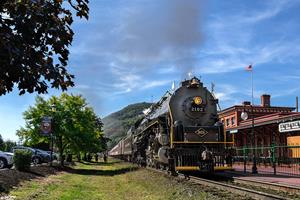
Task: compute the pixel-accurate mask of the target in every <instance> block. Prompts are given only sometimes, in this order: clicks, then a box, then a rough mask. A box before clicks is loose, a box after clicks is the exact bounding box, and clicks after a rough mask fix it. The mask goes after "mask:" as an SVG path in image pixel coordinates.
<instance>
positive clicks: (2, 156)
mask: <svg viewBox="0 0 300 200" xmlns="http://www.w3.org/2000/svg"><path fill="white" fill-rule="evenodd" d="M13 155H14V154H13V153H9V152H3V151H0V169H4V168H11V167H12V166H13V163H14V161H13Z"/></svg>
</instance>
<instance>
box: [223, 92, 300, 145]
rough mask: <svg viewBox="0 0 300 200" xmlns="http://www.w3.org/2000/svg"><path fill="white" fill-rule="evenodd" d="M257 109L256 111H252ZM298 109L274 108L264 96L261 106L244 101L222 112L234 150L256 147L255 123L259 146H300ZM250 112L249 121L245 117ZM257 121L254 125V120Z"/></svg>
mask: <svg viewBox="0 0 300 200" xmlns="http://www.w3.org/2000/svg"><path fill="white" fill-rule="evenodd" d="M252 110H253V112H252ZM294 110H295V108H294V107H279V106H271V96H270V95H267V94H264V95H262V96H261V104H260V105H254V106H253V108H252V106H251V103H250V102H247V101H245V102H243V103H242V104H241V105H234V106H232V107H229V108H226V109H224V110H222V111H220V112H219V113H218V115H219V119H220V120H221V122H222V123H223V124H224V127H225V131H226V133H227V134H229V135H231V137H233V140H234V147H236V148H240V147H245V146H247V147H250V146H252V126H253V124H254V137H255V144H254V145H255V146H257V147H259V146H271V145H272V144H275V145H282V146H300V113H299V112H294ZM243 112H244V113H247V115H248V116H247V117H246V119H245V118H244V120H243V119H242V117H241V114H242V113H243ZM252 118H254V120H253V121H254V123H253V121H252Z"/></svg>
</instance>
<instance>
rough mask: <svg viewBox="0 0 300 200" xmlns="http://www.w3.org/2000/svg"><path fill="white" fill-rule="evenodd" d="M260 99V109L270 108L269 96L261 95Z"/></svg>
mask: <svg viewBox="0 0 300 200" xmlns="http://www.w3.org/2000/svg"><path fill="white" fill-rule="evenodd" d="M260 99H261V106H262V107H270V106H271V95H268V94H263V95H261V97H260Z"/></svg>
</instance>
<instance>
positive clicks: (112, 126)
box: [103, 102, 151, 146]
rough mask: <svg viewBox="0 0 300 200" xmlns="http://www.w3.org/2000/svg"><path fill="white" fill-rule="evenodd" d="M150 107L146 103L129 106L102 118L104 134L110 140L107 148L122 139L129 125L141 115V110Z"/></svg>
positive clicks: (149, 104)
mask: <svg viewBox="0 0 300 200" xmlns="http://www.w3.org/2000/svg"><path fill="white" fill-rule="evenodd" d="M150 106H151V103H146V102H142V103H136V104H131V105H128V106H126V107H125V108H123V109H122V110H119V111H117V112H114V113H112V114H110V115H108V116H106V117H104V118H103V123H104V134H105V135H106V136H107V137H109V138H110V139H111V140H112V141H111V142H110V144H109V146H113V145H115V144H116V143H117V142H118V141H119V140H120V139H121V138H123V137H124V136H125V135H126V133H127V131H128V129H129V128H130V127H131V125H133V124H134V123H135V121H136V120H137V119H138V118H139V116H140V115H142V114H143V110H144V109H146V108H149V107H150Z"/></svg>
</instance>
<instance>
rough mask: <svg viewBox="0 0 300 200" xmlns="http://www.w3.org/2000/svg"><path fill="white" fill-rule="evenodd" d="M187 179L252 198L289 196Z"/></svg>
mask: <svg viewBox="0 0 300 200" xmlns="http://www.w3.org/2000/svg"><path fill="white" fill-rule="evenodd" d="M147 169H149V170H151V171H155V172H158V173H166V172H165V171H161V170H158V169H153V168H147ZM179 177H182V178H186V175H184V174H179ZM188 179H189V181H192V182H193V183H196V184H200V185H204V186H208V187H214V188H217V189H220V190H225V191H228V192H232V193H235V194H238V195H242V196H248V197H250V198H253V199H259V200H262V199H263V200H269V199H270V200H271V199H272V200H277V199H278V200H283V199H285V200H288V199H290V198H287V197H283V196H279V195H275V194H270V193H266V192H261V191H257V190H252V189H249V188H244V187H240V186H236V185H233V184H228V183H222V182H218V181H213V180H208V179H204V178H199V177H195V176H189V177H188Z"/></svg>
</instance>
